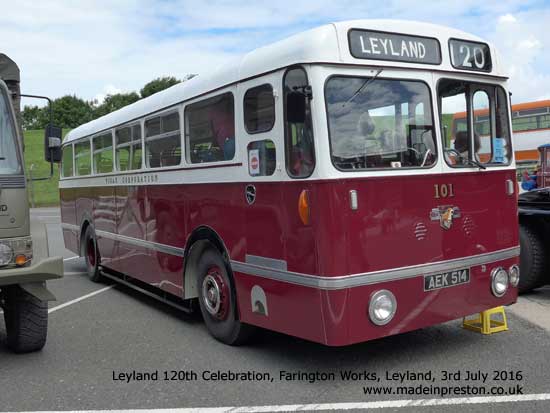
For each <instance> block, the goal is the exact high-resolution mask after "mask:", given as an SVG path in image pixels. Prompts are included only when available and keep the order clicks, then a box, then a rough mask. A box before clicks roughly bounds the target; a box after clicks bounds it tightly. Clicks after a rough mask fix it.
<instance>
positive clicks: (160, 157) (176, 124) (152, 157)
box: [145, 111, 181, 168]
mask: <svg viewBox="0 0 550 413" xmlns="http://www.w3.org/2000/svg"><path fill="white" fill-rule="evenodd" d="M145 160H146V164H147V168H158V167H167V166H176V165H179V164H180V163H181V134H180V116H179V112H178V111H174V112H170V113H167V114H164V115H161V116H156V117H154V118H150V119H147V120H146V121H145Z"/></svg>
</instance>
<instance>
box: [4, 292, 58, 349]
mask: <svg viewBox="0 0 550 413" xmlns="http://www.w3.org/2000/svg"><path fill="white" fill-rule="evenodd" d="M4 294H5V296H4V297H5V302H4V320H5V321H6V333H7V336H8V347H9V348H10V349H11V350H13V351H15V352H16V353H28V352H31V351H38V350H40V349H42V347H44V344H46V336H47V334H48V303H47V302H46V301H41V300H39V299H38V298H36V297H35V296H34V295H31V294H29V293H28V292H26V291H25V290H23V289H22V288H20V287H19V286H11V287H8V288H7V289H6V291H5V292H4Z"/></svg>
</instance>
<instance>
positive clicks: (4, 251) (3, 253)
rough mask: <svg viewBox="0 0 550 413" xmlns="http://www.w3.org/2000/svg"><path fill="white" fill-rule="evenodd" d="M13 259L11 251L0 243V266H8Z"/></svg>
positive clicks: (7, 246)
mask: <svg viewBox="0 0 550 413" xmlns="http://www.w3.org/2000/svg"><path fill="white" fill-rule="evenodd" d="M12 259H13V249H12V248H11V247H10V246H9V245H8V244H4V243H0V266H2V267H3V266H5V265H8V264H10V263H11V262H12Z"/></svg>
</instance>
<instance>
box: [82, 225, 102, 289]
mask: <svg viewBox="0 0 550 413" xmlns="http://www.w3.org/2000/svg"><path fill="white" fill-rule="evenodd" d="M82 255H84V258H85V259H86V271H87V272H88V277H90V280H92V281H93V282H96V283H97V282H100V281H102V278H103V277H102V276H101V272H100V271H99V263H100V262H101V257H100V256H99V250H98V248H97V240H96V236H95V231H94V229H93V228H92V227H91V226H88V228H86V232H85V233H84V243H83V244H82Z"/></svg>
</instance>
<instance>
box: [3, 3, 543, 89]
mask: <svg viewBox="0 0 550 413" xmlns="http://www.w3.org/2000/svg"><path fill="white" fill-rule="evenodd" d="M356 18H396V19H410V20H421V21H428V22H433V23H438V24H443V25H448V26H451V27H456V28H459V29H462V30H465V31H469V32H472V33H474V34H477V35H479V36H481V37H484V38H487V39H488V40H490V41H492V42H493V43H494V44H495V45H496V46H497V47H498V48H499V49H500V50H501V53H502V55H503V59H504V61H505V62H508V64H509V65H510V69H511V74H512V79H511V85H512V90H513V92H514V100H515V99H516V98H517V99H521V100H529V99H535V98H538V97H540V96H542V95H545V94H546V93H547V92H546V91H545V87H546V85H548V84H549V82H548V80H549V79H548V76H549V73H548V67H550V61H549V60H548V59H549V58H550V57H547V56H550V50H549V48H550V46H549V45H548V41H547V38H548V36H547V34H546V29H547V27H546V26H547V25H548V23H547V22H548V21H550V15H549V8H548V6H544V3H540V2H538V1H536V0H527V1H525V0H523V1H522V0H486V1H484V2H479V0H461V1H460V2H457V1H452V0H445V1H440V2H438V4H437V6H436V7H434V4H433V3H432V2H418V1H417V0H401V1H398V0H388V1H385V2H380V1H376V0H366V1H361V2H358V1H356V0H341V1H338V2H334V1H333V0H316V1H310V2H296V1H294V0H293V1H290V0H279V1H277V2H273V1H272V0H257V1H255V2H254V3H250V2H249V1H243V0H238V1H230V0H213V1H208V2H205V1H203V0H157V1H154V0H138V1H133V0H119V1H116V2H113V1H107V0H80V1H78V2H73V1H70V0H57V1H53V0H52V1H48V2H36V1H34V0H18V1H17V2H11V3H10V7H5V8H3V10H2V14H1V15H0V38H2V48H3V49H2V52H4V53H6V54H8V55H10V56H11V57H12V58H13V59H14V60H15V61H17V62H18V63H19V65H20V67H21V73H22V89H23V90H24V91H25V92H27V93H38V94H46V95H49V96H51V97H58V96H61V95H65V94H76V95H78V96H80V97H82V98H84V99H88V100H90V99H94V98H96V97H101V96H104V95H105V94H106V93H108V91H107V88H108V87H109V86H108V85H111V86H113V88H114V89H116V90H122V91H133V90H135V91H139V89H140V88H141V87H142V86H143V85H144V84H145V83H147V82H148V81H150V80H152V79H153V78H155V77H158V76H167V75H169V76H176V77H179V78H183V77H184V76H185V75H186V74H188V73H199V74H201V73H205V72H206V71H209V70H210V69H212V68H215V67H217V66H220V65H223V64H224V62H226V61H228V60H230V59H232V58H234V57H235V56H237V55H241V54H243V53H246V52H247V51H249V50H252V49H254V48H257V47H260V46H262V45H265V44H268V43H270V42H273V41H276V40H279V39H282V38H284V37H287V36H288V35H290V34H293V33H296V32H299V31H303V30H306V29H309V28H312V27H315V26H318V25H320V24H323V23H327V22H330V21H337V20H345V19H356ZM539 82H540V83H539ZM114 89H113V90H114Z"/></svg>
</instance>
